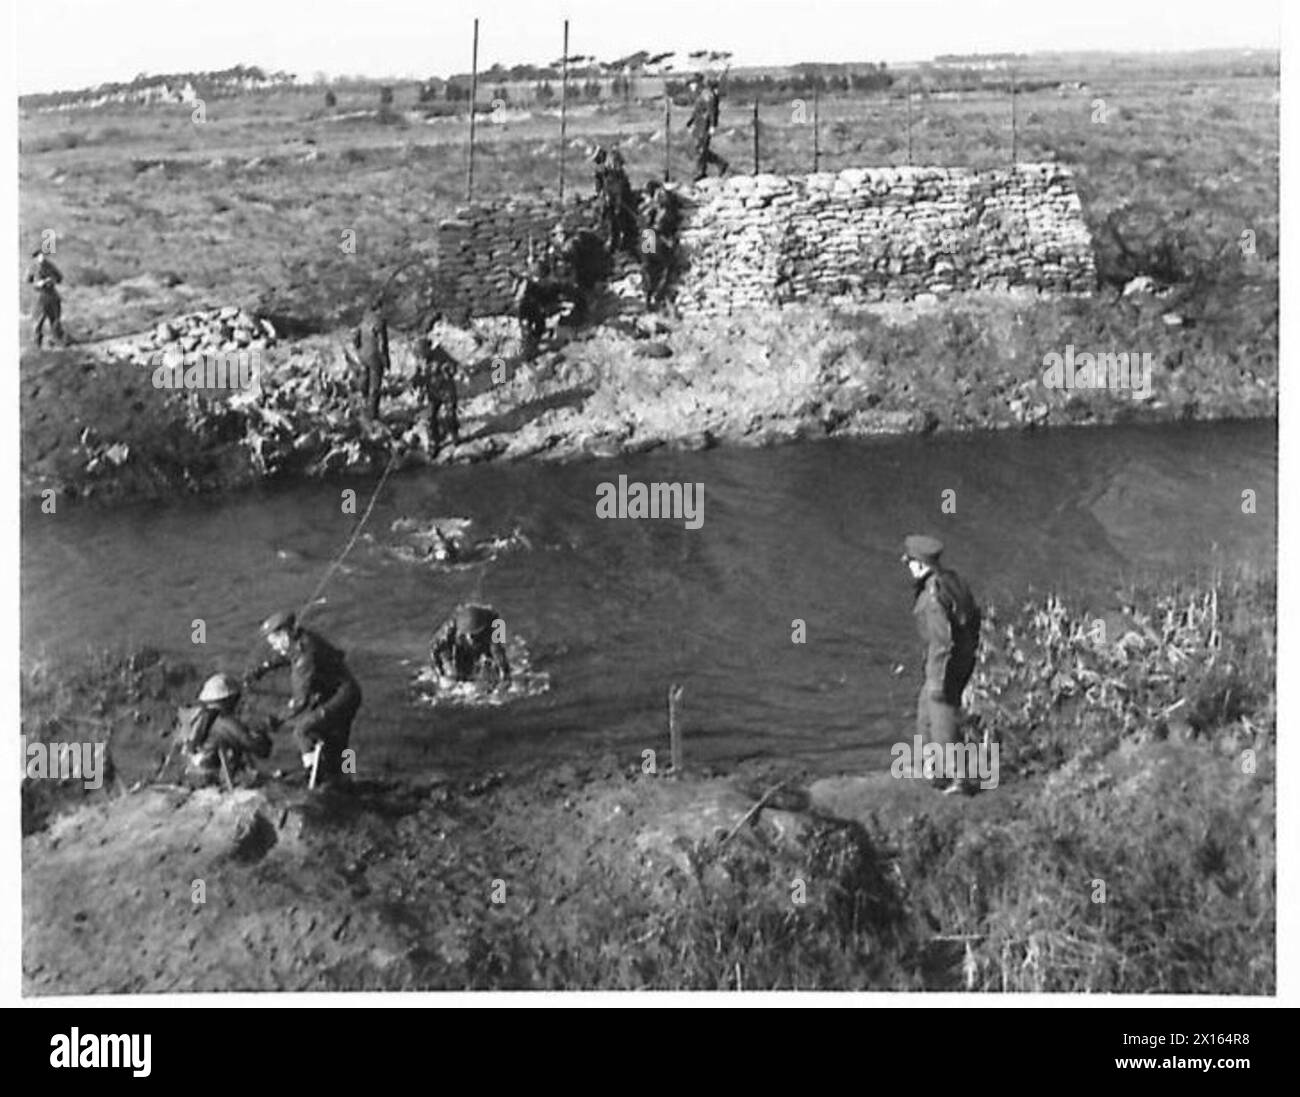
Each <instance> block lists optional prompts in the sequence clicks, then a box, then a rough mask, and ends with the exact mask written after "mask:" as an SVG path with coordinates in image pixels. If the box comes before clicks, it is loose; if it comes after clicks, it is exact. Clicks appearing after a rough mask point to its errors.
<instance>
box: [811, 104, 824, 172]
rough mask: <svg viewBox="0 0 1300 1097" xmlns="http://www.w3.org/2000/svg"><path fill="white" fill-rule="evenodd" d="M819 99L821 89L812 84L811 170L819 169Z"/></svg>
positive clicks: (820, 154)
mask: <svg viewBox="0 0 1300 1097" xmlns="http://www.w3.org/2000/svg"><path fill="white" fill-rule="evenodd" d="M820 101H821V89H820V88H819V87H818V85H816V84H814V85H813V171H814V172H816V171H819V170H821V162H822V150H821V144H820V141H819V138H818V133H817V130H818V126H819V123H820V121H821V115H820V112H819V110H818V106H819V104H820Z"/></svg>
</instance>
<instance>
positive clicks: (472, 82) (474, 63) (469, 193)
mask: <svg viewBox="0 0 1300 1097" xmlns="http://www.w3.org/2000/svg"><path fill="white" fill-rule="evenodd" d="M469 74H470V75H469V171H468V172H467V173H466V175H465V201H466V202H468V201H471V200H472V199H473V197H474V101H475V99H477V98H478V20H477V19H475V20H474V53H473V57H472V59H471V61H470V70H469Z"/></svg>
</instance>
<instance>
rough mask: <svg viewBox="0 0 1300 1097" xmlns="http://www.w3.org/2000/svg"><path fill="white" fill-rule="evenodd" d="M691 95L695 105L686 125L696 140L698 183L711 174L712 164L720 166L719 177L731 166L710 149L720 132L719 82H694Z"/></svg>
mask: <svg viewBox="0 0 1300 1097" xmlns="http://www.w3.org/2000/svg"><path fill="white" fill-rule="evenodd" d="M691 94H692V95H694V96H695V104H694V106H693V107H692V108H691V117H690V119H689V120H688V121H687V123H686V125H687V127H688V128H689V129H690V131H691V136H692V137H693V138H694V140H695V181H696V182H697V183H698V182H699V181H700V180H701V179H703V178H704V177H705V176H706V175H708V174H709V165H710V164H717V165H718V174H719V175H726V174H727V171H728V169H729V167H730V165H728V163H727V161H726V160H724V159H723V158H722V157H721V156H719V155H718V154H717V153H716V152H714V151H713V149H712V148H710V147H709V146H710V144H711V143H712V141H713V138H714V136H715V135H716V134H717V132H718V110H719V107H720V106H721V96H720V95H719V93H718V86H717V82H716V81H714V80H707V81H703V82H701V81H700V80H698V79H696V80H692V81H691Z"/></svg>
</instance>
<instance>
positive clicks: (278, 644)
mask: <svg viewBox="0 0 1300 1097" xmlns="http://www.w3.org/2000/svg"><path fill="white" fill-rule="evenodd" d="M261 634H262V638H263V639H264V640H265V641H266V643H267V645H268V646H269V647H270V648H271V654H270V656H268V657H267V658H266V659H265V660H263V661H262V662H261V663H260V664H259V665H258V666H257V667H255V668H254V669H253V670H252V671H251V672H250V673H249V674H248V677H247V680H248V681H253V682H255V681H257V680H258V679H259V678H261V677H262V676H263V675H264V674H268V673H270V672H271V671H273V670H276V669H278V668H281V667H288V668H289V684H290V688H291V690H292V694H291V696H290V698H289V703H288V705H287V713H288V719H286V720H285V721H284V726H285V727H286V728H288V729H289V730H290V731H292V732H293V734H294V738H295V739H296V740H297V743H298V749H299V751H300V752H301V753H302V764H303V767H304V768H305V769H309V770H310V769H311V768H312V766H313V765H314V766H315V769H316V778H317V781H318V782H324V783H327V784H328V783H332V782H334V781H337V780H339V779H340V778H341V776H342V773H343V752H344V751H345V750H346V749H347V745H348V740H349V738H350V737H351V735H352V721H353V720H355V719H356V716H357V710H358V709H360V708H361V687H360V686H359V685H357V680H356V679H355V678H354V677H352V672H351V671H350V670H349V669H348V666H347V664H346V663H345V662H344V661H343V652H341V651H340V650H339V649H338V648H336V647H335V646H334V645H333V644H331V643H330V642H329V641H328V640H326V639H325V638H324V637H323V636H320V635H319V634H317V633H316V632H313V631H312V630H311V629H306V628H303V627H302V626H300V625H299V624H298V619H297V617H296V616H295V615H294V614H292V613H286V612H281V613H273V614H271V616H270V617H268V618H267V619H266V620H265V621H263V622H262V627H261ZM318 751H319V753H318Z"/></svg>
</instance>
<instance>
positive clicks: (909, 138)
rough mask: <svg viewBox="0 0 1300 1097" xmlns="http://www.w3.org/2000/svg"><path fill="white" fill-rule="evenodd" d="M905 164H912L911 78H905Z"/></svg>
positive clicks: (909, 165)
mask: <svg viewBox="0 0 1300 1097" xmlns="http://www.w3.org/2000/svg"><path fill="white" fill-rule="evenodd" d="M907 166H908V167H909V168H910V167H911V166H912V78H911V77H910V76H909V77H908V78H907Z"/></svg>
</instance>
